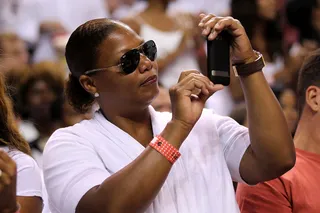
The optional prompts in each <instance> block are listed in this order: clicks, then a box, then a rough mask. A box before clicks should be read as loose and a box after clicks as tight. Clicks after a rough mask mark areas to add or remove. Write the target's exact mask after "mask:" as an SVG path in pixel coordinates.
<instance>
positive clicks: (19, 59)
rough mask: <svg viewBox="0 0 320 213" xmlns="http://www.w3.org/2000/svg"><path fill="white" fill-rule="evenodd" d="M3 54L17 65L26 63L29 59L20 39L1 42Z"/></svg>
mask: <svg viewBox="0 0 320 213" xmlns="http://www.w3.org/2000/svg"><path fill="white" fill-rule="evenodd" d="M3 54H4V55H5V56H6V57H8V58H9V59H12V60H13V61H14V63H15V64H16V65H17V66H20V65H21V64H27V63H28V61H29V53H28V51H27V47H26V45H25V43H24V42H23V41H22V40H16V41H12V42H9V41H5V42H3Z"/></svg>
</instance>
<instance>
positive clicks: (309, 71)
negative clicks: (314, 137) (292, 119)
mask: <svg viewBox="0 0 320 213" xmlns="http://www.w3.org/2000/svg"><path fill="white" fill-rule="evenodd" d="M312 85H314V86H317V87H320V49H318V50H316V51H314V52H312V53H311V54H310V55H309V56H308V57H307V58H306V59H305V61H304V63H303V65H302V68H301V70H300V72H299V78H298V89H297V90H298V91H297V93H298V106H299V115H300V116H301V114H302V111H303V107H304V105H305V102H306V90H307V89H308V87H309V86H312Z"/></svg>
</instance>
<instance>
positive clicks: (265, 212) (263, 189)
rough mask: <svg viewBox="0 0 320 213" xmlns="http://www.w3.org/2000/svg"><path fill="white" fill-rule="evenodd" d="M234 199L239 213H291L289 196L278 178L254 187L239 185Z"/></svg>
mask: <svg viewBox="0 0 320 213" xmlns="http://www.w3.org/2000/svg"><path fill="white" fill-rule="evenodd" d="M236 198H237V202H238V204H239V208H240V211H241V213H270V212H272V213H292V208H291V204H290V198H289V195H288V194H287V193H286V190H285V187H284V184H283V183H282V181H281V180H280V179H279V178H277V179H274V180H271V181H268V182H264V183H259V184H257V185H255V186H249V185H245V184H239V185H238V187H237V195H236Z"/></svg>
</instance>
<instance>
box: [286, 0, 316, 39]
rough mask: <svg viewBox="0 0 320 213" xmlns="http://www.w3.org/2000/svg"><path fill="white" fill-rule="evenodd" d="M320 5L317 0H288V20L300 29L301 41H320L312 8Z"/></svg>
mask: <svg viewBox="0 0 320 213" xmlns="http://www.w3.org/2000/svg"><path fill="white" fill-rule="evenodd" d="M319 6H320V5H319V3H318V1H317V0H288V2H287V5H286V16H287V20H288V22H289V23H290V24H291V25H292V26H294V27H296V28H297V29H298V30H299V33H300V41H302V40H304V39H310V40H316V41H318V42H320V34H319V33H318V32H317V31H316V30H315V29H314V27H313V26H312V10H313V8H318V7H319Z"/></svg>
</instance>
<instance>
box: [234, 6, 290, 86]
mask: <svg viewBox="0 0 320 213" xmlns="http://www.w3.org/2000/svg"><path fill="white" fill-rule="evenodd" d="M243 8H246V9H245V10H244V9H243ZM277 14H278V7H277V1H276V0H232V1H231V16H233V17H235V18H237V19H238V20H239V21H240V22H241V23H242V25H243V26H244V28H245V29H246V31H247V34H248V37H249V39H250V41H251V42H252V46H253V48H255V49H257V50H258V51H260V52H261V53H263V55H264V56H265V62H266V67H265V69H264V70H263V73H264V75H265V76H266V79H267V81H268V83H269V84H270V85H271V86H273V85H274V84H276V82H275V79H274V75H275V74H276V73H277V72H278V71H280V70H282V69H283V68H284V59H285V56H284V51H283V47H282V37H283V36H282V31H281V28H280V22H279V21H280V20H279V17H278V16H277Z"/></svg>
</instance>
